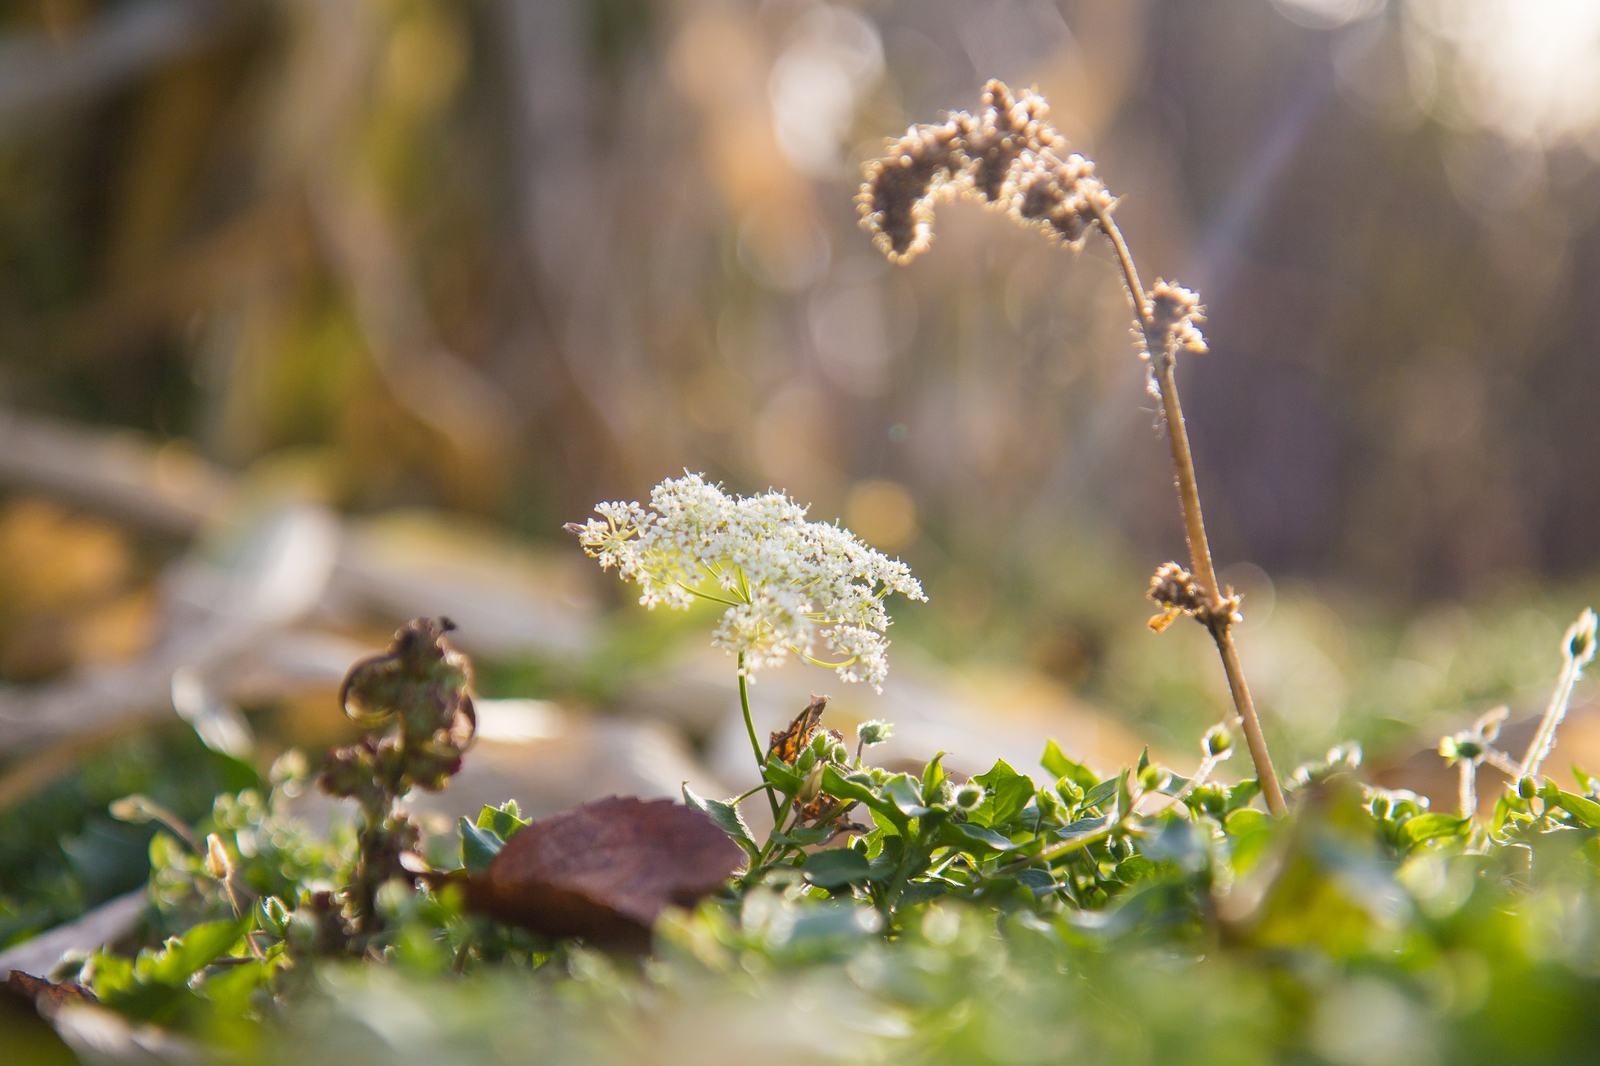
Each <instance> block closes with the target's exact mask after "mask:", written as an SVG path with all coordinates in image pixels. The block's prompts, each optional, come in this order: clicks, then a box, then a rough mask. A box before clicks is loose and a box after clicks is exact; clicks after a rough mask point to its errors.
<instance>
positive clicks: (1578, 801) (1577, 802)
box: [1406, 791, 1600, 829]
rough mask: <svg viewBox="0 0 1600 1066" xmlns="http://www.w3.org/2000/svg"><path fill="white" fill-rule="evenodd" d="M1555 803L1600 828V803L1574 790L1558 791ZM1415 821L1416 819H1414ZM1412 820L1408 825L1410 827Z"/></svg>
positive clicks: (1592, 827) (1593, 826)
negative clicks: (1573, 791)
mask: <svg viewBox="0 0 1600 1066" xmlns="http://www.w3.org/2000/svg"><path fill="white" fill-rule="evenodd" d="M1555 805H1556V806H1557V807H1560V808H1561V809H1562V810H1564V811H1566V812H1567V813H1568V814H1570V815H1572V816H1573V817H1574V818H1576V819H1577V820H1578V821H1580V822H1582V823H1583V824H1584V825H1586V826H1588V827H1589V828H1590V829H1600V803H1596V802H1595V801H1594V800H1592V799H1589V798H1588V797H1587V796H1579V795H1576V794H1575V793H1572V792H1566V791H1560V792H1557V793H1556V800H1555ZM1413 821H1415V819H1413ZM1410 824H1411V823H1410V822H1407V823H1406V825H1407V827H1408V828H1409V827H1410Z"/></svg>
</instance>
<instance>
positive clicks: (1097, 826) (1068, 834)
mask: <svg viewBox="0 0 1600 1066" xmlns="http://www.w3.org/2000/svg"><path fill="white" fill-rule="evenodd" d="M1110 824H1111V818H1110V817H1109V816H1108V815H1101V816H1100V817H1098V818H1079V819H1078V820H1077V821H1076V822H1070V823H1068V824H1067V825H1064V826H1062V827H1061V840H1064V841H1065V840H1076V839H1077V838H1078V837H1082V836H1088V835H1089V834H1091V833H1098V832H1100V830H1102V829H1104V828H1105V827H1106V826H1108V825H1110Z"/></svg>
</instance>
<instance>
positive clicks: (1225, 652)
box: [856, 81, 1288, 815]
mask: <svg viewBox="0 0 1600 1066" xmlns="http://www.w3.org/2000/svg"><path fill="white" fill-rule="evenodd" d="M983 103H984V106H983V108H982V110H980V111H979V112H978V113H976V114H969V113H967V112H964V111H961V112H954V113H951V114H950V115H949V116H948V117H947V118H946V120H945V121H944V122H942V123H936V124H933V125H919V126H913V127H911V128H910V129H909V130H907V131H906V133H905V135H904V136H903V137H901V138H899V139H898V140H895V141H892V142H890V144H889V146H888V153H887V154H886V155H885V156H884V157H883V158H881V159H877V160H874V161H873V162H871V163H868V164H867V165H866V168H865V178H866V180H865V182H864V183H863V185H862V188H861V195H860V196H858V197H857V199H856V203H857V205H858V207H859V208H860V211H861V221H862V224H863V225H864V226H865V227H866V228H867V229H868V230H869V231H870V232H871V233H872V235H873V242H874V243H875V244H876V245H877V246H878V247H879V248H880V249H881V250H882V251H883V252H884V253H885V254H886V255H887V256H888V257H889V259H890V260H891V261H892V262H896V263H905V262H907V261H909V260H910V259H912V258H914V257H915V256H917V255H918V254H920V253H921V252H922V251H923V250H925V249H926V248H927V247H928V244H929V242H930V241H931V240H932V237H933V225H932V223H933V206H934V204H935V203H936V202H937V201H938V200H939V199H940V198H941V197H944V196H949V195H956V196H967V197H971V198H974V199H978V200H981V201H983V202H985V203H987V204H990V205H992V206H995V207H999V208H1003V209H1004V210H1005V211H1006V212H1007V214H1008V216H1009V217H1010V218H1012V219H1013V220H1014V221H1016V222H1018V223H1019V224H1021V225H1024V226H1027V227H1029V228H1032V229H1035V230H1038V231H1040V232H1042V233H1044V234H1045V235H1046V236H1047V237H1048V238H1049V239H1050V240H1052V241H1054V242H1056V243H1058V244H1064V245H1067V246H1069V247H1072V248H1078V247H1081V246H1082V244H1083V242H1084V240H1086V239H1087V237H1088V233H1089V230H1090V229H1093V228H1096V227H1098V228H1099V230H1100V231H1101V232H1102V233H1104V234H1105V236H1106V238H1107V239H1108V240H1109V241H1110V242H1111V246H1112V248H1113V249H1114V250H1115V251H1116V256H1117V263H1118V265H1119V266H1120V267H1121V269H1122V277H1123V280H1124V281H1125V282H1126V283H1127V287H1128V296H1129V297H1130V298H1131V299H1132V301H1133V308H1134V312H1135V314H1136V315H1137V317H1138V325H1139V331H1140V333H1141V334H1142V335H1143V339H1144V349H1145V351H1146V352H1147V353H1148V356H1149V358H1150V376H1151V379H1152V381H1153V382H1154V384H1155V388H1156V390H1157V391H1158V392H1159V393H1160V396H1161V406H1162V410H1163V412H1164V413H1165V415H1166V420H1167V430H1168V439H1169V440H1170V442H1171V444H1172V462H1173V466H1175V467H1176V468H1177V475H1178V496H1179V499H1180V501H1181V502H1182V505H1183V520H1184V526H1185V531H1186V533H1187V536H1188V540H1189V554H1190V557H1191V559H1192V560H1193V566H1194V571H1195V575H1194V578H1191V576H1190V575H1189V574H1187V573H1182V572H1181V568H1179V567H1177V566H1176V564H1168V566H1164V567H1162V569H1161V570H1160V571H1158V572H1157V575H1156V577H1157V584H1163V582H1166V583H1171V582H1170V581H1167V579H1171V580H1172V581H1175V582H1178V583H1181V586H1182V587H1181V588H1180V589H1179V591H1180V592H1181V593H1182V595H1181V597H1179V598H1177V599H1173V598H1171V597H1169V598H1167V599H1162V598H1161V597H1155V598H1157V600H1158V602H1161V603H1163V605H1164V606H1166V607H1167V608H1168V613H1167V614H1166V615H1165V616H1164V617H1162V618H1161V619H1158V620H1155V621H1153V622H1152V625H1153V626H1154V627H1155V628H1157V629H1159V628H1160V627H1161V626H1162V625H1165V624H1166V622H1167V621H1169V620H1170V619H1172V618H1174V617H1176V616H1177V615H1178V614H1180V613H1181V614H1189V615H1191V616H1193V617H1194V618H1195V619H1196V620H1197V621H1199V622H1201V623H1203V624H1204V625H1205V626H1206V628H1207V629H1208V630H1209V631H1210V633H1211V636H1212V639H1213V640H1214V641H1215V642H1216V645H1217V654H1218V655H1219V656H1221V658H1222V667H1223V670H1224V672H1226V674H1227V675H1228V688H1229V690H1230V691H1231V693H1232V695H1233V704H1234V709H1235V710H1236V711H1237V712H1238V714H1239V719H1240V721H1241V722H1242V723H1243V725H1244V732H1245V738H1246V740H1247V741H1248V742H1249V747H1250V757H1251V759H1253V760H1254V761H1255V765H1256V773H1257V775H1258V776H1259V777H1260V780H1261V791H1262V793H1263V795H1264V796H1265V797H1266V801H1267V806H1268V808H1270V809H1271V811H1272V813H1273V814H1276V815H1281V814H1285V813H1287V810H1288V807H1287V805H1286V804H1285V803H1284V800H1283V789H1282V786H1281V785H1280V784H1279V783H1278V777H1277V774H1276V772H1275V771H1274V770H1273V767H1272V757H1271V755H1269V754H1268V752H1267V742H1266V738H1265V737H1264V736H1263V735H1262V733H1261V720H1260V718H1259V717H1258V716H1257V714H1256V708H1255V702H1254V701H1253V700H1252V699H1251V698H1250V686H1249V685H1248V684H1247V683H1246V682H1245V678H1244V668H1243V667H1242V666H1241V665H1240V663H1239V651H1238V649H1237V648H1236V647H1235V646H1234V643H1233V633H1232V630H1231V626H1232V624H1233V622H1234V620H1235V618H1236V607H1237V605H1238V599H1237V597H1235V596H1233V595H1232V594H1231V592H1230V593H1228V594H1227V595H1224V594H1223V591H1222V589H1221V588H1219V587H1218V585H1217V573H1216V567H1215V566H1214V565H1213V563H1212V561H1211V548H1210V546H1209V545H1208V544H1207V543H1206V525H1205V519H1204V517H1203V516H1202V514H1201V510H1200V489H1199V486H1198V484H1197V482H1196V479H1195V472H1194V457H1193V456H1192V455H1191V453H1190V451H1189V434H1188V431H1187V430H1186V429H1185V427H1184V422H1183V405H1182V404H1181V403H1180V402H1179V400H1178V385H1177V381H1176V378H1175V376H1174V373H1173V370H1174V363H1175V358H1176V352H1178V351H1185V352H1203V351H1205V340H1204V338H1203V337H1202V336H1201V334H1200V331H1199V329H1198V328H1197V325H1196V324H1197V323H1198V322H1200V321H1201V320H1202V318H1203V315H1202V313H1201V309H1200V306H1199V297H1198V296H1197V295H1196V294H1195V293H1193V292H1190V291H1189V290H1187V289H1184V288H1181V287H1179V286H1176V285H1169V284H1167V283H1166V282H1163V281H1157V282H1156V285H1155V288H1154V289H1152V290H1150V291H1149V292H1148V293H1147V292H1146V291H1145V288H1144V286H1143V284H1142V283H1141V282H1140V281H1139V272H1138V269H1137V268H1136V267H1135V266H1134V263H1133V255H1132V253H1130V252H1129V251H1128V243H1127V241H1125V240H1123V237H1122V233H1121V231H1120V230H1118V229H1117V225H1116V223H1115V222H1114V221H1112V218H1111V206H1112V197H1111V194H1110V193H1109V192H1108V191H1107V190H1106V187H1105V185H1104V184H1102V183H1101V182H1100V181H1099V179H1098V178H1096V177H1094V163H1093V162H1091V161H1090V160H1088V159H1085V158H1084V157H1083V156H1081V155H1078V154H1076V153H1070V152H1069V151H1068V146H1067V142H1066V139H1065V138H1063V137H1062V136H1061V135H1060V134H1059V133H1057V132H1056V131H1055V130H1054V129H1052V128H1051V127H1050V125H1049V123H1048V122H1047V121H1046V116H1047V115H1048V112H1049V108H1048V105H1046V103H1045V101H1044V98H1043V97H1041V96H1040V95H1039V94H1038V93H1036V92H1033V91H1031V90H1025V91H1023V92H1021V93H1014V92H1012V91H1011V89H1010V88H1009V87H1007V86H1006V85H1005V84H1004V83H1003V82H1000V81H991V82H989V83H988V84H987V85H986V86H985V87H984V93H983ZM1169 569H1170V570H1171V571H1172V572H1171V573H1168V571H1169ZM1195 578H1197V579H1198V580H1195ZM1174 587H1176V585H1175V586H1174ZM1157 591H1158V590H1157V589H1156V588H1155V587H1153V588H1152V594H1154V593H1155V592H1157Z"/></svg>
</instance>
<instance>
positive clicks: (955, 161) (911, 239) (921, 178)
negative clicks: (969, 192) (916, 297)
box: [856, 114, 970, 263]
mask: <svg viewBox="0 0 1600 1066" xmlns="http://www.w3.org/2000/svg"><path fill="white" fill-rule="evenodd" d="M968 122H970V119H969V117H968V116H967V115H965V114H962V115H960V116H959V119H958V118H957V117H952V118H951V119H950V120H949V121H947V122H944V123H943V124H940V125H931V126H928V125H924V126H912V127H911V128H910V129H909V130H907V131H906V134H905V136H904V137H901V138H900V139H899V140H898V141H891V142H890V143H889V151H888V154H887V155H885V156H884V157H883V158H882V159H875V160H873V161H872V162H870V163H868V164H867V166H866V172H865V177H866V180H865V182H864V184H863V185H862V186H861V194H860V195H859V196H858V197H857V198H856V205H857V208H858V209H859V210H860V212H861V218H862V224H863V225H865V226H866V227H867V228H868V229H869V230H871V231H872V234H873V240H874V243H876V244H877V245H878V247H879V248H880V249H881V250H882V251H883V253H884V254H885V255H887V256H888V257H889V259H890V260H891V261H893V262H896V263H903V262H906V261H907V260H909V259H911V258H912V257H913V256H915V255H917V254H918V253H919V252H921V251H923V250H924V249H926V248H927V247H928V245H929V243H931V242H932V240H933V202H934V201H935V200H936V199H938V197H939V195H940V193H941V192H942V191H943V190H944V188H945V185H946V184H947V183H948V181H949V178H950V174H951V172H952V171H953V170H955V169H956V168H957V167H958V166H959V165H960V155H959V146H960V143H961V139H962V136H963V134H964V133H965V131H966V125H967V123H968Z"/></svg>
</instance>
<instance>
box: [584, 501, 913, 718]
mask: <svg viewBox="0 0 1600 1066" xmlns="http://www.w3.org/2000/svg"><path fill="white" fill-rule="evenodd" d="M595 513H596V514H598V515H599V516H600V517H599V518H591V519H589V521H588V523H587V524H586V525H578V524H577V523H572V524H570V525H568V526H567V528H568V529H570V530H572V531H573V532H574V533H577V534H578V538H579V540H580V542H581V543H582V544H583V549H584V551H586V552H588V553H589V554H590V555H592V556H594V557H595V558H596V559H598V560H600V565H601V566H602V567H604V568H606V569H610V568H611V567H613V566H614V567H616V568H617V571H618V573H619V574H620V575H621V576H622V577H623V578H624V579H625V580H628V581H634V582H637V583H638V585H639V587H640V589H641V590H642V593H641V595H640V597H639V602H640V603H642V604H644V605H645V606H646V607H651V608H653V607H656V606H657V605H658V604H666V605H667V606H668V607H679V608H687V607H688V606H689V605H690V604H691V603H693V602H694V600H695V598H696V597H704V598H707V599H713V600H716V601H718V602H720V603H726V604H727V605H728V609H727V610H726V611H724V612H723V615H722V620H721V621H720V622H719V623H718V625H717V628H716V632H715V633H714V634H713V636H712V643H713V644H715V645H717V646H718V647H721V648H726V649H727V650H728V651H729V652H730V653H732V654H736V655H739V656H741V657H742V661H743V663H744V671H745V672H746V673H749V672H750V671H753V670H757V669H760V668H761V667H763V666H777V665H779V664H780V663H782V662H783V661H784V659H785V658H787V657H788V654H789V652H790V651H791V650H793V651H796V652H798V653H800V654H801V655H803V656H805V657H806V658H808V659H811V660H812V661H814V662H815V661H817V660H816V655H817V653H818V651H819V646H820V649H821V650H822V651H823V653H824V654H826V655H827V656H828V657H829V658H832V659H842V660H843V661H842V662H837V663H830V664H827V665H833V666H836V667H837V669H838V672H839V676H840V677H841V678H843V679H844V680H846V681H866V682H868V683H869V684H871V685H872V686H873V687H874V688H878V687H880V686H881V685H882V682H883V678H884V675H885V674H886V673H888V670H889V664H888V660H887V658H886V656H885V653H886V651H887V650H888V647H889V642H888V641H887V640H886V639H884V635H883V634H884V632H885V631H886V630H887V629H888V628H889V615H888V612H886V611H885V610H884V609H883V601H884V598H885V597H886V596H888V595H889V593H891V592H900V593H904V594H905V595H906V596H909V597H910V598H912V599H915V600H926V599H927V597H926V596H924V595H923V594H922V586H921V585H919V584H918V583H917V582H916V580H915V579H914V578H913V577H912V576H911V571H910V570H909V569H908V568H907V567H906V565H905V564H904V563H902V562H900V561H899V560H898V559H890V558H889V557H888V556H886V555H884V554H882V553H881V552H876V551H873V550H872V549H871V548H869V547H867V546H866V545H865V544H863V543H862V542H861V541H860V540H857V539H856V537H855V535H854V534H852V533H851V532H850V531H849V530H845V529H840V528H839V527H838V526H837V525H830V524H828V523H825V522H807V521H806V511H805V508H803V507H801V506H799V505H798V504H796V503H795V502H794V501H793V500H791V499H789V497H787V496H785V495H784V494H783V493H781V492H768V493H765V494H763V495H760V496H751V497H749V498H740V497H738V496H730V495H728V494H727V493H725V492H723V491H722V489H721V487H720V486H717V485H708V484H706V481H705V479H704V478H702V477H701V476H700V475H698V474H688V475H686V476H684V477H681V478H675V479H671V480H668V481H663V482H662V483H661V484H659V485H657V486H656V487H655V489H654V490H653V491H652V492H651V493H650V507H649V508H645V507H642V506H640V505H639V504H637V503H602V504H600V505H599V506H597V507H596V508H595Z"/></svg>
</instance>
